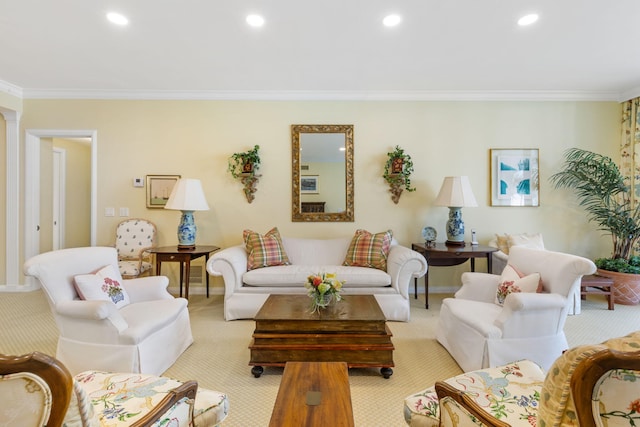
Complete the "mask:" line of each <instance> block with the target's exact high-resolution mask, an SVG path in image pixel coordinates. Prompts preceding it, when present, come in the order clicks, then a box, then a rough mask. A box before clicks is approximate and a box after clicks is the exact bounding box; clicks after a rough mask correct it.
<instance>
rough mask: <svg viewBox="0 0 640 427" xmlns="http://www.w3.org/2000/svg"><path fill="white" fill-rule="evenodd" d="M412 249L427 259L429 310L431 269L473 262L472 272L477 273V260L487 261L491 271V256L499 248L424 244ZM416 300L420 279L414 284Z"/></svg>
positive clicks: (426, 293)
mask: <svg viewBox="0 0 640 427" xmlns="http://www.w3.org/2000/svg"><path fill="white" fill-rule="evenodd" d="M411 249H413V250H414V251H416V252H420V253H421V254H422V255H424V257H425V258H426V259H427V266H428V268H427V274H425V276H424V294H425V297H424V298H425V308H429V271H430V270H431V267H450V266H453V265H459V264H462V263H464V262H466V261H467V260H468V259H470V260H471V271H476V258H486V259H487V271H489V272H490V271H491V264H492V258H491V254H492V253H493V252H495V251H497V250H498V249H497V248H494V247H491V246H482V245H465V246H462V245H460V246H457V245H456V246H454V245H451V246H449V245H445V244H444V243H436V244H435V246H427V245H426V244H424V243H413V244H411ZM413 286H414V292H415V298H418V279H417V278H415V279H414V282H413Z"/></svg>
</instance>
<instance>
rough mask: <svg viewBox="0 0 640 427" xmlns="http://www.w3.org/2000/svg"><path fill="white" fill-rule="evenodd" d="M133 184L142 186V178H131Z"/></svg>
mask: <svg viewBox="0 0 640 427" xmlns="http://www.w3.org/2000/svg"><path fill="white" fill-rule="evenodd" d="M133 186H134V187H144V181H143V180H142V178H133Z"/></svg>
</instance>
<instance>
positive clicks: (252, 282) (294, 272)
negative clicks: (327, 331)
mask: <svg viewBox="0 0 640 427" xmlns="http://www.w3.org/2000/svg"><path fill="white" fill-rule="evenodd" d="M318 272H320V273H322V272H324V273H335V274H336V275H337V277H338V279H339V280H341V281H342V280H344V285H343V288H365V287H383V286H389V285H390V284H391V276H389V275H388V274H387V273H386V272H384V271H382V270H378V269H375V268H367V267H348V266H342V265H295V264H294V265H286V266H276V267H269V268H261V269H258V270H251V271H247V272H246V273H244V275H243V276H242V281H243V283H244V284H246V285H248V286H269V287H291V286H294V287H300V288H304V283H305V282H306V281H307V277H309V275H311V274H316V273H318Z"/></svg>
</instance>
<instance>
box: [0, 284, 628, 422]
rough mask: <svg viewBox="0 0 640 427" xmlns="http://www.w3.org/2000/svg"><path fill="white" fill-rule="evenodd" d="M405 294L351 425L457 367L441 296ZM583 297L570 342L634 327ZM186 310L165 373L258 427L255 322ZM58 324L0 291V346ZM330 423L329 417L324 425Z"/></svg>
mask: <svg viewBox="0 0 640 427" xmlns="http://www.w3.org/2000/svg"><path fill="white" fill-rule="evenodd" d="M446 296H448V295H430V298H429V300H430V301H429V302H430V307H431V308H430V309H429V310H426V309H425V308H424V296H420V298H419V299H417V300H414V299H413V298H412V299H411V303H412V307H411V321H410V322H408V323H399V322H389V326H390V329H391V331H392V332H393V343H394V345H395V348H396V350H395V352H394V361H395V365H396V366H395V368H394V373H393V376H392V377H391V378H390V379H388V380H385V379H383V378H382V377H381V376H380V374H379V370H378V369H350V371H349V381H350V384H351V398H352V404H353V412H354V418H355V424H356V426H359V427H360V426H362V427H394V426H398V427H401V426H404V425H406V424H405V423H404V419H403V417H402V405H403V399H404V398H405V397H406V396H408V395H410V394H412V393H414V392H417V391H420V390H422V389H424V388H427V387H429V386H431V385H432V384H433V383H434V382H435V381H436V380H438V379H444V378H447V377H450V376H453V375H457V374H459V373H460V372H461V370H460V368H459V367H458V365H457V364H456V363H455V362H454V361H453V359H452V358H451V357H450V356H449V354H448V353H447V352H446V351H445V350H444V349H443V348H442V347H441V346H440V344H438V343H437V342H436V341H435V339H434V336H435V328H436V326H437V319H438V312H439V308H440V304H441V301H442V299H443V297H446ZM588 298H589V299H588V300H587V301H583V310H582V314H580V315H577V316H570V317H569V318H568V319H567V325H566V328H565V330H566V333H567V337H568V340H569V343H570V345H571V346H575V345H578V344H586V343H597V342H601V341H603V340H605V339H607V338H610V337H615V336H621V335H625V334H627V333H629V332H631V331H634V330H638V329H640V307H638V306H623V305H616V308H615V310H614V311H609V310H607V305H606V302H605V300H604V299H603V298H601V297H599V296H589V297H588ZM189 310H190V313H191V326H192V330H193V335H194V339H195V342H194V344H193V345H192V346H191V347H190V348H189V349H187V351H186V352H185V353H184V354H183V355H182V356H181V357H180V358H179V360H178V361H177V363H176V364H175V365H174V366H172V367H171V368H170V369H169V370H168V371H167V372H166V373H165V375H167V376H170V377H173V378H177V379H181V380H187V379H195V380H197V381H198V383H199V384H200V386H202V387H206V388H211V389H214V390H219V391H223V392H225V393H227V394H228V395H229V400H230V411H229V416H228V417H227V419H226V421H225V422H224V423H223V426H224V427H262V426H267V425H268V424H269V419H270V417H271V411H272V409H273V404H274V402H275V398H276V394H277V392H278V386H279V384H280V378H281V374H282V369H281V368H265V372H264V374H263V375H262V376H261V377H260V378H254V377H253V376H252V375H251V373H250V366H248V362H249V350H248V348H247V347H248V346H249V344H250V342H251V333H252V331H253V328H254V322H253V321H251V320H236V321H232V322H225V321H224V320H223V318H222V296H219V295H216V296H212V297H210V298H209V299H207V298H205V297H204V296H200V295H193V296H191V297H190V301H189ZM56 339H57V328H56V326H55V323H54V321H53V318H52V316H51V314H50V311H49V307H48V306H47V303H46V300H45V298H44V296H43V294H42V293H41V292H40V291H38V292H30V293H6V294H5V293H3V294H0V353H4V354H24V353H28V352H31V351H34V350H38V351H41V352H43V353H47V354H50V355H55V348H56ZM328 425H330V423H329V424H328Z"/></svg>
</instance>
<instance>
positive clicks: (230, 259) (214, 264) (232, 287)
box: [207, 245, 247, 299]
mask: <svg viewBox="0 0 640 427" xmlns="http://www.w3.org/2000/svg"><path fill="white" fill-rule="evenodd" d="M207 271H208V272H209V274H211V275H213V276H222V278H223V280H224V297H225V299H227V298H229V297H231V295H233V293H234V292H235V291H236V289H240V288H241V287H242V275H243V274H244V273H246V272H247V251H246V250H245V248H244V246H243V245H237V246H231V247H229V248H226V249H223V250H221V251H218V252H216V253H215V254H213V256H212V257H211V258H209V261H207Z"/></svg>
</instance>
